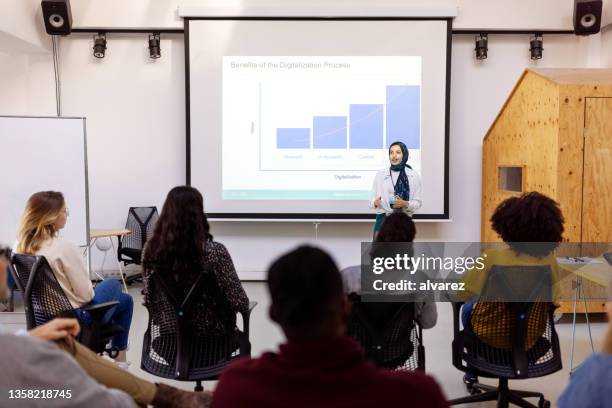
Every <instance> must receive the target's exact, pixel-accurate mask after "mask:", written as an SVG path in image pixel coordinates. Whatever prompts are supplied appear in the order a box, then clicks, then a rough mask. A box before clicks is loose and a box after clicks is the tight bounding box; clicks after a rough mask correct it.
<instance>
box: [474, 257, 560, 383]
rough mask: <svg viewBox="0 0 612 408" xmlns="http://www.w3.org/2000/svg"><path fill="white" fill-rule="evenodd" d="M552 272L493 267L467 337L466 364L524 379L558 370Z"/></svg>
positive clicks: (543, 268)
mask: <svg viewBox="0 0 612 408" xmlns="http://www.w3.org/2000/svg"><path fill="white" fill-rule="evenodd" d="M552 292H553V281H552V272H551V267H550V266H548V265H540V266H501V265H493V267H492V268H491V270H490V271H489V274H488V276H487V280H486V282H485V285H484V287H483V290H482V292H481V294H480V297H479V299H478V302H477V303H476V305H475V306H474V308H473V310H472V313H471V317H470V321H469V327H468V328H467V329H466V330H465V332H466V344H467V345H468V347H467V348H468V358H467V359H466V361H468V360H469V361H468V364H470V365H473V366H475V367H476V368H479V369H482V370H484V371H486V372H489V373H491V374H495V375H499V376H503V377H508V378H525V377H535V376H539V375H544V374H549V373H551V372H554V371H557V370H559V369H561V357H560V347H559V339H558V337H557V333H556V331H555V329H554V319H553V311H554V305H553V304H552Z"/></svg>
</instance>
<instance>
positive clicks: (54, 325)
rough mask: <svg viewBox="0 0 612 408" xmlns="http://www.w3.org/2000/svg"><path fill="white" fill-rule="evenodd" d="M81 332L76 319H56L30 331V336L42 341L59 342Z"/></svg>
mask: <svg viewBox="0 0 612 408" xmlns="http://www.w3.org/2000/svg"><path fill="white" fill-rule="evenodd" d="M80 330H81V328H80V326H79V322H78V321H77V319H64V318H57V319H53V320H51V321H50V322H47V323H45V324H43V325H42V326H38V327H36V328H34V329H32V330H30V332H29V333H30V336H34V337H38V338H39V339H42V340H50V341H53V340H59V339H63V338H64V337H68V336H72V337H75V336H76V335H78V334H79V331H80Z"/></svg>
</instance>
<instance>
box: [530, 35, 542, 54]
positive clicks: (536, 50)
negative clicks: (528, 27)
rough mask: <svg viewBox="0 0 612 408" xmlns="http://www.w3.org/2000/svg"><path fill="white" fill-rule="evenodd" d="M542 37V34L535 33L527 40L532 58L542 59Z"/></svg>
mask: <svg viewBox="0 0 612 408" xmlns="http://www.w3.org/2000/svg"><path fill="white" fill-rule="evenodd" d="M543 45H544V39H543V38H542V34H538V33H535V34H534V35H533V36H532V37H531V39H530V40H529V52H531V59H532V60H539V59H542V51H543V50H544V47H543Z"/></svg>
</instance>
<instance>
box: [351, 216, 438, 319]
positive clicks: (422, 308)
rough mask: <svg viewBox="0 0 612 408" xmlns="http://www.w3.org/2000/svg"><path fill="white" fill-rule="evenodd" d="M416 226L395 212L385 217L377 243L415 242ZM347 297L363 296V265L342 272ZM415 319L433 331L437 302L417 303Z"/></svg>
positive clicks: (436, 314) (409, 218)
mask: <svg viewBox="0 0 612 408" xmlns="http://www.w3.org/2000/svg"><path fill="white" fill-rule="evenodd" d="M415 236H416V226H415V225H414V221H412V218H411V217H410V216H409V215H407V214H406V213H403V212H394V213H392V214H389V215H388V216H386V217H385V220H384V221H383V223H382V225H381V227H380V230H379V232H378V234H377V236H376V242H388V243H393V242H397V243H401V242H413V241H414V238H415ZM340 273H341V274H342V279H343V282H344V289H345V293H346V294H347V295H349V294H351V293H356V294H358V295H359V294H361V292H362V287H361V265H356V266H350V267H348V268H344V269H342V270H341V271H340ZM414 309H415V317H416V320H417V322H418V323H419V324H420V325H421V327H422V328H424V329H431V328H432V327H434V326H435V325H436V322H437V321H438V310H437V307H436V303H435V302H418V301H417V302H415V304H414Z"/></svg>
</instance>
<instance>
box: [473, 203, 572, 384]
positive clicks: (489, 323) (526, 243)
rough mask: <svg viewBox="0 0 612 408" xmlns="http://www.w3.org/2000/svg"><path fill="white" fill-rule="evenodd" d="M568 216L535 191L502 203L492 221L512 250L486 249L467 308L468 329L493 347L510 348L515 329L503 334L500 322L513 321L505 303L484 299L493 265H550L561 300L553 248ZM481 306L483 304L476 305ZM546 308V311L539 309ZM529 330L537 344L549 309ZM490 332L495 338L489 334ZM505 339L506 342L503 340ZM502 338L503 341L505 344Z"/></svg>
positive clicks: (529, 337)
mask: <svg viewBox="0 0 612 408" xmlns="http://www.w3.org/2000/svg"><path fill="white" fill-rule="evenodd" d="M563 222H564V219H563V214H562V213H561V210H560V208H559V205H558V204H557V203H556V202H555V201H553V200H552V199H550V198H548V197H546V196H545V195H543V194H540V193H538V192H530V193H525V194H523V195H521V196H520V197H511V198H508V199H506V200H504V201H503V202H502V203H500V204H499V205H498V206H497V208H496V209H495V212H494V213H493V216H492V217H491V225H492V227H493V230H494V231H495V232H497V233H498V234H499V236H500V237H501V238H502V240H503V241H504V243H506V244H507V248H503V249H494V250H489V251H487V252H486V258H485V260H484V265H485V267H484V268H483V269H482V270H477V269H472V270H470V271H468V272H467V273H466V275H465V277H464V282H465V290H466V291H467V292H469V293H470V294H471V295H472V296H473V297H472V298H471V299H470V300H469V301H467V302H466V303H465V304H464V305H463V308H462V310H461V320H462V323H463V327H466V328H471V329H473V331H474V333H475V334H476V335H477V336H478V337H479V338H480V339H481V340H482V341H484V342H485V343H487V344H489V345H490V346H493V347H496V348H501V349H508V348H510V347H511V345H510V340H509V339H510V333H511V331H512V330H513V327H510V326H509V325H508V326H507V327H505V329H504V330H505V331H504V333H506V334H507V335H505V336H504V335H502V334H500V328H499V327H498V322H499V321H500V320H502V321H507V322H509V321H510V319H508V318H506V317H505V316H506V315H507V313H508V312H507V308H506V305H505V304H504V303H502V302H480V304H478V295H479V294H480V292H481V291H482V289H483V287H484V285H485V282H486V280H487V277H488V273H489V271H490V270H491V267H492V266H493V265H499V266H549V267H550V271H551V274H552V283H553V288H552V300H553V301H554V302H555V303H556V302H557V301H558V299H559V296H560V293H559V287H558V286H559V285H558V284H557V283H558V282H559V270H558V265H557V261H556V259H555V256H554V254H553V251H554V250H555V248H557V246H558V245H559V242H561V240H562V238H563ZM476 305H478V307H476ZM538 310H543V311H545V309H538ZM533 317H534V318H532V319H531V320H530V324H529V328H528V331H527V345H528V346H529V347H531V346H532V345H533V344H535V342H536V341H537V339H538V338H540V336H541V335H542V333H543V331H544V330H545V328H546V318H547V314H546V313H537V314H534V316H533ZM489 334H494V337H492V338H489V337H488V335H489ZM502 340H503V341H502ZM500 341H501V342H500ZM477 381H478V379H477V377H476V375H475V374H474V373H473V372H472V371H470V370H468V371H467V372H466V374H465V376H464V382H465V383H466V385H468V388H469V387H470V385H471V384H473V383H475V382H477Z"/></svg>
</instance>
